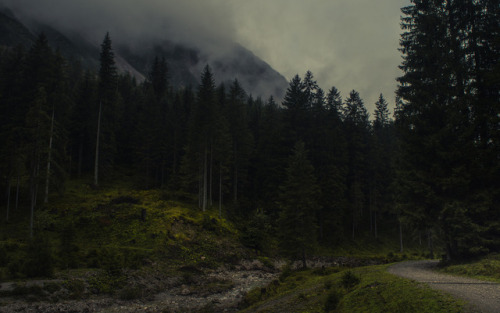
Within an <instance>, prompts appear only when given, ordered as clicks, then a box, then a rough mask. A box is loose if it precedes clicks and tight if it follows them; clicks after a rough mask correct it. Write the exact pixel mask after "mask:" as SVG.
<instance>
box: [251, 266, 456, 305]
mask: <svg viewBox="0 0 500 313" xmlns="http://www.w3.org/2000/svg"><path fill="white" fill-rule="evenodd" d="M386 268H387V265H377V266H367V267H360V268H354V269H341V268H336V269H335V270H330V271H328V272H329V274H328V275H319V274H318V272H317V271H314V270H306V271H297V272H293V273H291V274H290V275H289V276H287V277H286V278H285V279H283V280H275V281H273V282H272V283H271V284H269V285H268V286H267V287H264V288H256V289H253V290H252V291H250V292H249V293H248V294H247V295H246V297H245V299H244V301H243V303H242V312H247V313H248V312H275V313H280V312H283V313H284V312H308V313H323V312H337V313H343V312H346V313H347V312H349V313H351V312H353V313H356V312H371V313H379V312H380V313H382V312H384V313H413V312H414V313H417V312H418V313H420V312H429V313H431V312H432V313H440V312H442V313H444V312H447V313H450V312H451V313H454V312H456V313H458V312H462V304H460V303H457V302H455V301H454V300H453V299H452V298H451V297H447V296H443V295H442V294H440V293H439V292H437V291H434V290H431V289H430V288H428V287H427V286H424V285H420V284H417V283H415V282H412V281H409V280H405V279H402V278H398V277H396V276H393V275H391V274H389V273H387V272H386Z"/></svg>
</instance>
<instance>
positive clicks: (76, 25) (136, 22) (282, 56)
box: [0, 0, 409, 112]
mask: <svg viewBox="0 0 500 313" xmlns="http://www.w3.org/2000/svg"><path fill="white" fill-rule="evenodd" d="M0 3H4V4H7V5H8V6H10V7H13V8H14V9H15V10H16V11H17V12H20V13H21V12H22V14H24V15H27V16H32V17H36V18H37V19H42V20H46V21H50V22H51V23H53V24H55V25H56V26H58V27H60V28H63V29H65V30H66V31H73V30H74V31H79V30H82V29H83V30H84V31H85V32H86V33H87V34H88V36H89V39H90V40H96V41H98V42H100V41H101V40H102V38H103V35H104V33H105V32H106V31H110V32H111V36H112V38H113V39H114V40H115V41H120V42H123V41H127V42H129V43H130V44H131V45H132V46H136V47H140V46H141V45H142V43H143V42H144V41H149V40H158V39H162V38H168V39H173V40H177V41H182V42H184V43H190V44H192V45H195V46H204V47H208V48H209V50H210V51H211V52H213V53H219V52H221V49H224V47H225V44H226V43H228V42H231V41H236V42H239V43H240V44H242V45H243V46H245V47H246V48H248V49H249V50H251V51H253V52H254V53H255V54H256V55H257V56H259V57H260V58H261V59H263V60H264V61H266V62H267V63H269V64H270V65H271V66H272V67H274V68H275V69H276V70H277V71H279V72H280V73H282V74H283V75H284V76H285V77H286V78H287V80H290V79H291V78H292V77H293V75H295V74H299V75H300V76H301V77H303V75H304V73H305V72H306V71H307V70H311V71H312V72H313V74H314V76H315V77H316V79H317V81H318V83H319V85H320V86H321V87H322V88H323V89H325V91H327V90H328V89H329V88H330V87H332V86H335V87H337V88H338V89H339V90H340V91H341V93H342V95H343V96H344V97H345V96H347V95H348V94H349V92H350V91H351V90H352V89H356V90H357V91H359V92H360V95H361V97H362V98H363V99H364V101H365V105H366V106H367V107H368V110H369V111H370V112H373V107H374V105H373V104H374V103H375V101H376V100H377V98H378V95H379V94H380V93H383V94H384V96H385V98H386V99H387V100H388V102H389V103H390V104H391V105H392V103H393V102H394V90H395V88H396V81H395V78H396V77H397V76H399V75H400V72H399V70H398V68H397V66H398V65H399V64H400V62H401V57H400V53H399V51H398V50H397V48H398V42H399V34H400V33H401V30H400V28H399V17H400V15H401V13H400V8H401V7H403V6H405V5H408V4H409V0H0Z"/></svg>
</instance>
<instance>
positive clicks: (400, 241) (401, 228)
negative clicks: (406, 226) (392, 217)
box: [398, 219, 403, 253]
mask: <svg viewBox="0 0 500 313" xmlns="http://www.w3.org/2000/svg"><path fill="white" fill-rule="evenodd" d="M398 220H399V252H401V253H403V223H401V220H400V219H398Z"/></svg>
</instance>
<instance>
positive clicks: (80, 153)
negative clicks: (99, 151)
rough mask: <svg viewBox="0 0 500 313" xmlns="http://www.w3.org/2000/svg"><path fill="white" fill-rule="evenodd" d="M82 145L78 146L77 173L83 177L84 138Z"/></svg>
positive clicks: (79, 176)
mask: <svg viewBox="0 0 500 313" xmlns="http://www.w3.org/2000/svg"><path fill="white" fill-rule="evenodd" d="M80 140H81V141H80V145H79V147H78V165H77V166H78V168H77V169H76V175H77V177H78V178H81V177H82V162H83V139H80Z"/></svg>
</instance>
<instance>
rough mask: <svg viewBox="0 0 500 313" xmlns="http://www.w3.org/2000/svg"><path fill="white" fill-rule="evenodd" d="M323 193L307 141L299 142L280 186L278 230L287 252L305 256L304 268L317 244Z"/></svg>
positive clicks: (297, 256)
mask: <svg viewBox="0 0 500 313" xmlns="http://www.w3.org/2000/svg"><path fill="white" fill-rule="evenodd" d="M319 195H320V189H319V187H318V185H317V183H316V177H315V176H314V168H313V167H312V165H311V163H310V162H309V160H308V159H307V151H306V150H305V147H304V143H303V142H298V143H297V144H296V145H295V147H294V149H293V153H292V155H291V156H290V157H289V159H288V166H287V168H286V179H285V181H284V182H283V185H282V186H280V199H279V206H280V208H281V214H280V218H279V221H278V225H279V226H278V230H279V236H280V244H281V247H282V249H283V251H285V253H286V254H288V255H289V256H290V257H292V258H297V259H301V260H302V265H303V267H304V268H305V267H306V256H307V255H309V254H310V253H311V252H312V251H314V248H315V245H316V221H315V217H316V211H317V210H318V209H319V203H318V200H317V199H318V198H319Z"/></svg>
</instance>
